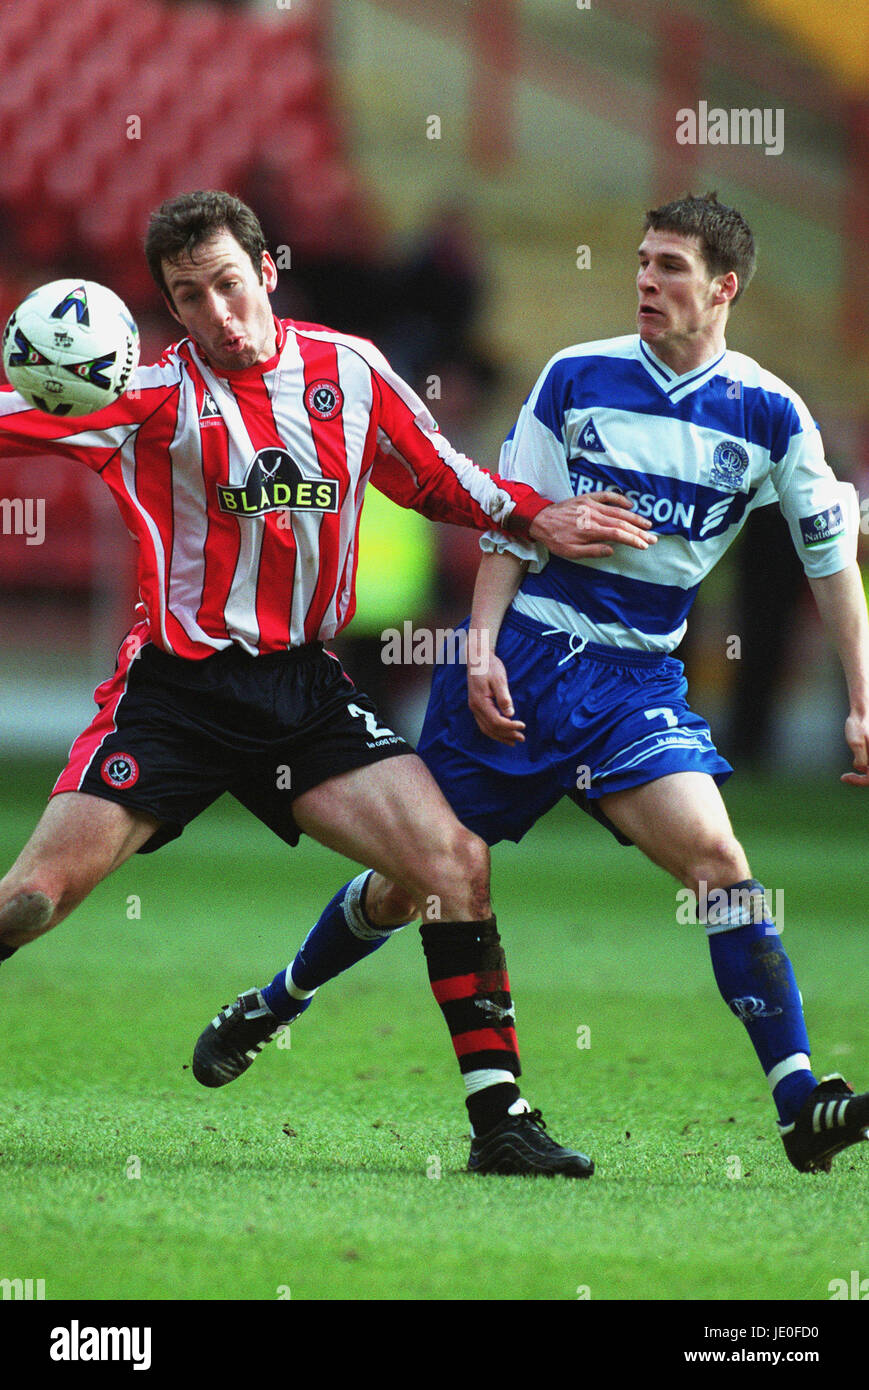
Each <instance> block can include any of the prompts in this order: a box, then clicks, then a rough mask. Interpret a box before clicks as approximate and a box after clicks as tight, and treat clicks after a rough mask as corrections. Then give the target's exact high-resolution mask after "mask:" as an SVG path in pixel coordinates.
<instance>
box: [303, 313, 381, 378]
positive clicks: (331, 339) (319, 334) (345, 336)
mask: <svg viewBox="0 0 869 1390" xmlns="http://www.w3.org/2000/svg"><path fill="white" fill-rule="evenodd" d="M281 324H282V326H283V328H284V330H285V332H286V333H287V336H288V337H290V336H292V337H294V338H296V339H299V338H304V339H307V341H309V342H312V343H328V344H331V345H332V346H334V347H339V348H346V349H347V350H348V351H349V352H354V353H356V354H357V356H359V357H361V358H362V359H363V360H364V361H365V362H366V363H367V364H368V366H369V367H372V368H374V370H375V371H378V372H380V373H383V374H387V373H389V374H392V369H391V368H390V365H389V363H388V361H387V360H386V358H385V357H384V355H383V353H382V352H381V351H380V348H378V347H377V346H376V345H375V344H374V343H372V342H371V340H370V338H360V337H359V336H358V335H357V334H355V333H344V332H342V331H341V329H339V328H330V327H329V325H328V324H325V323H306V322H302V321H300V320H299V319H282V320H281Z"/></svg>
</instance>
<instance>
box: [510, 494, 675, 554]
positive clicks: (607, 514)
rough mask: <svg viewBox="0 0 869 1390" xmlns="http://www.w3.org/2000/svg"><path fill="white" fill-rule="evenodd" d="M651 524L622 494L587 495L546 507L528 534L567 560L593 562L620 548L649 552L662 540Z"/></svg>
mask: <svg viewBox="0 0 869 1390" xmlns="http://www.w3.org/2000/svg"><path fill="white" fill-rule="evenodd" d="M651 527H652V523H651V521H650V520H649V519H648V518H647V517H644V516H638V515H637V513H636V512H635V511H634V510H633V503H632V502H631V500H630V499H629V498H628V497H624V496H623V495H622V493H620V492H596V493H594V494H593V495H592V494H589V493H586V494H584V495H583V496H582V497H570V498H568V499H567V501H565V502H553V503H552V504H551V506H549V507H544V509H543V511H542V512H538V513H537V515H536V516H535V518H534V520H533V521H532V522H531V526H530V528H529V531H528V534H529V536H530V537H531V539H532V540H535V541H539V542H540V544H541V545H545V546H546V548H547V550H550V551H551V552H552V554H553V555H560V556H562V557H563V558H564V559H565V560H589V559H593V558H597V557H600V556H606V555H612V553H613V547H614V546H616V545H629V546H633V547H634V549H636V550H648V548H649V546H650V545H654V544H655V542H656V541H657V539H658V537H657V536H656V535H654V534H653V532H652V529H651Z"/></svg>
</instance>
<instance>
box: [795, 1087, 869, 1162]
mask: <svg viewBox="0 0 869 1390" xmlns="http://www.w3.org/2000/svg"><path fill="white" fill-rule="evenodd" d="M778 1129H779V1134H780V1135H781V1140H782V1143H783V1144H784V1146H785V1153H786V1154H787V1156H788V1158H789V1159H790V1161H791V1163H792V1164H793V1165H794V1167H795V1168H796V1169H798V1171H799V1172H800V1173H829V1171H830V1167H831V1165H832V1162H833V1159H834V1158H835V1156H836V1154H838V1153H841V1152H842V1150H843V1149H847V1148H850V1146H851V1145H852V1144H859V1143H860V1141H861V1140H862V1139H869V1093H864V1094H863V1095H859V1096H855V1094H854V1090H853V1087H851V1086H849V1085H848V1082H847V1081H846V1080H845V1078H844V1077H843V1076H840V1075H839V1074H838V1072H834V1073H833V1074H832V1075H831V1076H825V1077H823V1079H822V1080H821V1081H820V1082H819V1083H818V1085H817V1086H816V1087H815V1089H814V1090H813V1091H812V1093H811V1095H810V1096H809V1097H808V1098H807V1100H806V1101H805V1102H804V1103H803V1106H802V1109H801V1110H800V1113H799V1114H798V1115H797V1118H796V1119H795V1120H794V1122H793V1123H792V1124H790V1125H781V1124H780V1125H779V1127H778Z"/></svg>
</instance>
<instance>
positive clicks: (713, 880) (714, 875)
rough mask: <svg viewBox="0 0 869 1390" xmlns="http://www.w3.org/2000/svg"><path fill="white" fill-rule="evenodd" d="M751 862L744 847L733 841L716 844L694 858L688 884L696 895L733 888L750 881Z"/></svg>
mask: <svg viewBox="0 0 869 1390" xmlns="http://www.w3.org/2000/svg"><path fill="white" fill-rule="evenodd" d="M749 877H750V874H749V868H748V861H747V859H746V857H745V853H744V851H743V849H742V846H741V845H740V844H739V842H738V841H737V840H734V839H724V838H722V839H720V840H713V841H710V842H709V843H707V844H705V845H703V846H702V847H700V849H699V850H698V851H696V852H695V854H694V855H693V856H692V859H691V862H690V864H689V866H688V868H687V870H686V873H685V879H684V881H685V883H686V885H687V886H688V887H689V888H691V890H692V891H693V892H694V893H698V892H702V891H707V892H708V891H710V890H711V889H713V888H730V887H732V886H733V884H734V883H741V882H743V881H744V880H745V879H747V878H749Z"/></svg>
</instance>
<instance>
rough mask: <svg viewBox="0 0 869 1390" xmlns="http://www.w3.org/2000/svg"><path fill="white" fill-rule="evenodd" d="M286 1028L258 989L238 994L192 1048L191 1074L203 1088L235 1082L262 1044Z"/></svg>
mask: <svg viewBox="0 0 869 1390" xmlns="http://www.w3.org/2000/svg"><path fill="white" fill-rule="evenodd" d="M288 1027H289V1024H288V1023H283V1022H281V1020H280V1019H279V1018H277V1017H276V1015H275V1014H273V1013H272V1011H271V1009H270V1008H269V1007H268V1005H267V1004H266V1002H265V1000H264V999H263V997H262V995H261V994H260V992H259V990H258V989H250V990H248V991H247V993H245V994H240V995H239V996H238V998H237V999H236V1001H235V1003H234V1004H225V1005H224V1007H223V1008H222V1009H221V1011H220V1013H219V1014H218V1015H217V1017H216V1018H213V1019H212V1020H211V1022H210V1023H209V1025H208V1027H207V1028H206V1029H204V1030H203V1032H202V1033H200V1035H199V1038H198V1039H197V1042H196V1046H195V1048H194V1049H193V1075H194V1076H195V1077H196V1080H197V1081H198V1082H200V1084H201V1085H203V1086H225V1085H226V1084H227V1083H228V1082H230V1081H235V1079H236V1077H237V1076H241V1074H242V1072H245V1071H247V1069H248V1067H249V1066H250V1065H251V1063H252V1062H255V1061H256V1059H257V1057H258V1056H259V1054H260V1053H261V1052H262V1050H263V1048H264V1047H265V1046H266V1044H267V1043H270V1042H271V1040H272V1038H274V1037H277V1035H278V1033H280V1032H282V1030H283V1029H284V1028H288Z"/></svg>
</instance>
